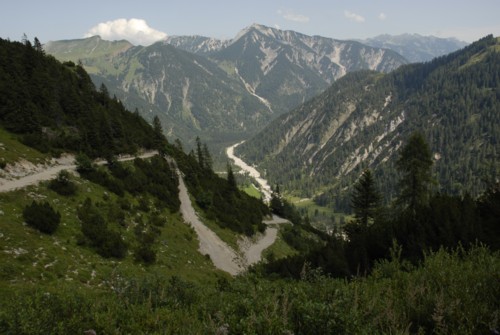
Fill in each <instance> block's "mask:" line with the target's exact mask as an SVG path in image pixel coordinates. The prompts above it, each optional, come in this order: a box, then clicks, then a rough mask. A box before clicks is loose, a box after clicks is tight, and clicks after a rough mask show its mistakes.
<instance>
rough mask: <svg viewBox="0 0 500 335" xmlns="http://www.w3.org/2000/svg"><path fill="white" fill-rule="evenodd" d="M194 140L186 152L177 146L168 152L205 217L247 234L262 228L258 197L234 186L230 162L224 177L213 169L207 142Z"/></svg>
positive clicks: (263, 207)
mask: <svg viewBox="0 0 500 335" xmlns="http://www.w3.org/2000/svg"><path fill="white" fill-rule="evenodd" d="M196 142H197V147H196V153H195V152H194V151H191V153H190V154H189V155H185V154H184V152H182V150H180V148H178V147H173V148H172V149H173V150H172V152H171V154H172V156H173V157H174V158H175V161H176V162H177V164H178V166H179V169H180V170H181V171H182V172H183V174H184V180H185V182H186V185H187V187H188V189H189V193H190V194H191V195H192V196H193V197H194V198H195V200H196V204H197V205H198V206H199V207H200V208H201V209H202V210H203V211H204V212H205V213H206V215H207V218H208V219H210V220H214V221H215V222H216V223H217V224H218V225H219V226H221V227H223V228H228V229H231V230H233V231H235V232H237V233H240V234H246V235H248V236H250V235H253V234H254V233H255V232H256V231H261V232H262V231H264V230H265V225H264V224H263V223H262V218H263V217H264V216H265V215H268V214H269V209H268V208H267V206H266V205H265V204H264V203H263V202H262V200H260V199H256V198H254V197H251V196H249V195H247V194H246V193H245V192H242V191H240V190H239V189H238V188H237V187H236V182H235V179H234V175H233V172H232V168H231V167H230V165H228V179H224V178H221V177H219V176H218V175H217V174H216V173H214V171H213V170H212V163H211V162H212V158H211V157H210V152H209V151H208V148H207V146H206V145H205V144H202V143H201V141H200V140H199V139H197V140H196ZM231 176H232V177H231Z"/></svg>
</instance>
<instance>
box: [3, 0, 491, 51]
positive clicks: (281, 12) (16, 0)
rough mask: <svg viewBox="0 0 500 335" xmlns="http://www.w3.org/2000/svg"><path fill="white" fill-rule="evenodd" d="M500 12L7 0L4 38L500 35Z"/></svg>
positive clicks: (447, 7)
mask: <svg viewBox="0 0 500 335" xmlns="http://www.w3.org/2000/svg"><path fill="white" fill-rule="evenodd" d="M499 13H500V0H474V1H472V0H432V1H431V0H411V1H410V0H342V1H341V0H330V1H328V0H286V1H285V0H267V1H264V0H247V1H237V0H231V1H230V0H163V1H160V0H158V1H156V0H151V1H149V0H135V1H129V0H122V1H110V0H99V1H97V0H87V1H85V0H80V1H73V0H64V1H62V0H54V1H51V0H45V1H43V0H31V1H28V0H5V1H2V3H1V5H0V37H1V38H4V39H5V38H10V39H11V40H20V39H21V37H22V35H23V33H26V35H27V36H28V38H30V39H33V37H35V36H36V37H38V38H39V39H40V41H41V42H42V43H45V42H47V41H50V40H60V39H74V38H82V37H84V36H89V35H93V34H100V35H101V37H103V38H104V39H121V38H125V39H128V40H130V41H131V42H132V43H134V44H143V45H146V44H150V43H152V42H153V41H154V40H157V39H161V38H162V37H164V36H166V35H203V36H210V37H216V38H223V39H228V38H232V37H234V36H235V35H236V34H237V33H238V31H239V30H241V29H243V28H245V27H247V26H249V25H251V24H252V23H260V24H264V25H268V26H272V27H277V28H280V29H286V30H295V31H298V32H301V33H304V34H307V35H321V36H325V37H332V38H337V39H349V38H367V37H373V36H375V35H379V34H384V33H385V34H392V35H396V34H402V33H418V34H421V35H435V36H439V37H457V38H459V39H461V40H464V41H467V42H472V41H474V40H476V39H478V38H480V37H482V36H485V35H487V34H490V33H492V34H494V35H495V36H499V35H500V16H499ZM131 19H137V20H131Z"/></svg>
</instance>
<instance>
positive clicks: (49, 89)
mask: <svg viewBox="0 0 500 335" xmlns="http://www.w3.org/2000/svg"><path fill="white" fill-rule="evenodd" d="M0 125H2V126H3V127H5V128H6V129H8V130H10V131H12V132H15V133H18V134H20V135H22V140H23V141H24V142H25V143H26V144H28V145H30V146H33V147H36V148H37V149H39V150H41V151H53V152H59V151H61V150H65V151H74V152H84V153H86V154H87V155H88V156H90V157H97V156H100V157H108V156H110V155H113V154H118V153H134V152H136V151H137V150H138V149H139V148H151V147H152V145H153V144H152V142H151V140H152V129H151V127H150V126H149V125H148V124H147V122H146V121H144V119H142V117H140V116H139V115H138V114H137V113H135V114H134V113H130V112H129V111H127V110H126V109H125V108H124V106H123V105H122V103H121V102H120V101H118V100H117V99H116V98H110V97H109V93H108V91H107V89H106V87H105V86H101V88H100V90H99V91H98V90H96V89H95V87H94V84H93V83H92V81H91V79H90V77H89V76H88V74H87V73H86V72H85V70H84V69H83V67H82V66H81V65H80V64H78V65H76V64H74V63H72V62H67V63H64V64H61V63H60V62H58V61H57V60H56V59H55V58H54V57H52V56H46V55H45V54H44V51H43V48H42V46H41V45H40V43H39V41H38V39H36V38H35V42H34V43H33V44H32V43H31V42H30V41H28V40H25V41H23V43H20V42H10V41H7V40H3V39H0Z"/></svg>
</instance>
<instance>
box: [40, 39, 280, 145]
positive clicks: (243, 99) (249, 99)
mask: <svg viewBox="0 0 500 335" xmlns="http://www.w3.org/2000/svg"><path fill="white" fill-rule="evenodd" d="M119 43H120V42H108V41H103V40H102V39H101V38H100V37H98V36H94V37H90V38H87V39H82V40H70V41H55V42H49V43H47V45H45V46H44V48H45V50H46V51H47V53H50V54H53V55H54V56H55V57H57V58H58V59H62V60H65V59H71V60H73V61H74V62H77V61H78V60H80V61H81V63H82V65H83V66H84V67H85V68H86V69H88V70H89V73H90V75H91V77H92V79H93V81H94V83H96V84H97V85H100V83H104V84H105V85H106V86H107V87H108V90H109V91H110V92H112V93H113V94H116V96H117V97H118V98H119V99H120V100H121V101H123V103H124V104H126V105H127V106H129V107H130V108H136V107H137V108H138V111H139V113H140V114H141V115H142V116H144V117H145V118H146V119H148V120H152V119H153V117H154V116H158V117H159V118H160V120H161V121H162V123H163V124H164V128H165V132H166V134H167V135H168V136H169V137H170V138H180V139H181V140H183V141H188V140H189V141H192V140H194V138H195V137H196V136H197V135H199V136H201V137H202V138H204V139H207V140H209V139H212V138H213V137H216V138H217V139H224V138H229V139H230V140H233V139H236V140H237V139H241V138H244V137H245V136H248V134H252V133H254V132H255V131H256V129H259V128H261V127H263V126H264V125H265V124H267V122H268V121H269V120H270V115H271V113H270V111H269V109H268V108H267V107H266V106H265V105H264V104H263V103H262V102H261V101H260V100H259V99H258V98H256V97H254V96H252V95H251V94H250V93H248V92H247V91H246V89H245V87H244V85H243V84H242V83H241V81H240V80H239V79H235V78H232V77H231V76H229V75H228V74H227V73H226V72H225V71H223V70H222V69H220V68H219V67H218V66H217V65H216V64H215V63H213V62H211V61H209V60H208V59H206V58H205V57H202V56H198V55H194V54H192V53H189V52H186V51H183V50H180V49H176V48H174V47H173V46H171V45H170V44H167V43H165V42H157V43H155V44H153V45H150V46H147V47H142V46H137V47H130V48H124V47H123V46H122V45H121V44H119ZM91 46H93V47H92V48H91ZM94 49H95V50H94Z"/></svg>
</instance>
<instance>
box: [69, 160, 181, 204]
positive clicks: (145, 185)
mask: <svg viewBox="0 0 500 335" xmlns="http://www.w3.org/2000/svg"><path fill="white" fill-rule="evenodd" d="M77 170H78V172H79V173H80V174H81V175H82V177H84V178H86V179H88V180H90V181H92V182H95V183H97V184H99V185H101V186H104V187H106V188H107V189H108V190H109V191H111V192H113V193H115V194H116V195H118V196H124V194H125V192H128V193H130V194H131V195H133V196H135V197H141V196H142V197H145V196H148V195H149V196H152V197H154V198H155V199H156V207H157V208H168V209H169V210H170V211H171V212H172V213H175V212H177V211H178V210H179V206H180V201H179V195H178V193H179V189H178V187H179V181H178V179H177V173H176V172H175V168H174V167H172V166H171V165H170V164H169V163H168V162H167V160H165V159H164V158H163V157H161V156H159V155H158V156H154V157H152V158H151V159H150V160H149V161H148V160H144V159H140V158H136V159H135V160H134V162H133V166H127V165H126V164H124V163H121V162H118V161H117V160H116V159H114V158H112V159H110V160H109V161H108V164H107V168H106V167H98V166H93V165H92V163H91V161H90V160H89V158H88V157H86V156H85V155H83V154H82V155H79V156H78V157H77Z"/></svg>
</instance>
